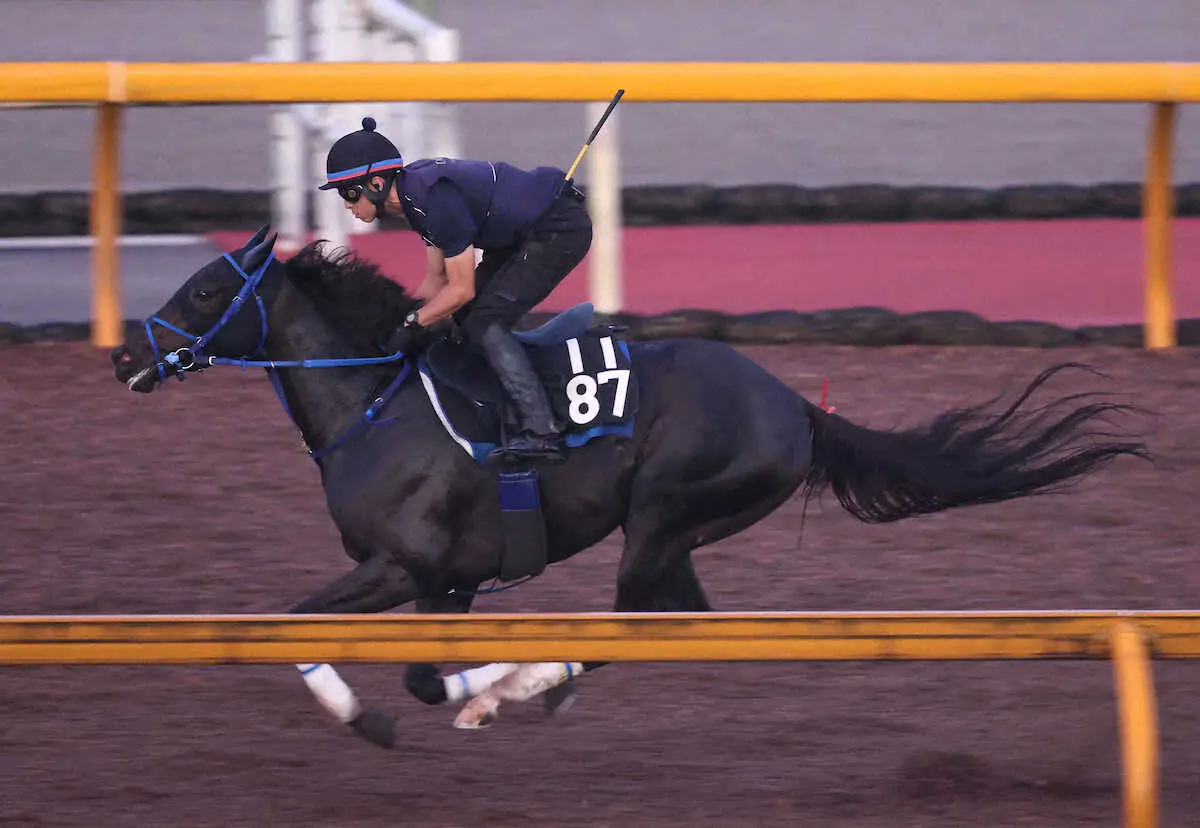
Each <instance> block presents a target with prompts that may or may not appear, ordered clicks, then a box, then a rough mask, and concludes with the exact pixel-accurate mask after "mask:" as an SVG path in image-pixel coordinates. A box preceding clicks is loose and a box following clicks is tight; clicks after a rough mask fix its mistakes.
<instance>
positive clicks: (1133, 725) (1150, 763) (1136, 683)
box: [1111, 619, 1158, 828]
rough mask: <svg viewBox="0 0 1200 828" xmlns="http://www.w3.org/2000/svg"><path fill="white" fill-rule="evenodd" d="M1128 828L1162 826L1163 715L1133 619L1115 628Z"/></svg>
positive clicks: (1143, 647)
mask: <svg viewBox="0 0 1200 828" xmlns="http://www.w3.org/2000/svg"><path fill="white" fill-rule="evenodd" d="M1111 636H1112V658H1113V670H1114V672H1115V674H1116V685H1117V707H1118V710H1119V715H1120V722H1121V757H1122V766H1123V773H1122V798H1123V800H1124V803H1125V825H1126V827H1127V828H1155V826H1157V825H1158V710H1157V705H1156V704H1155V699H1154V678H1153V676H1152V675H1151V671H1150V657H1149V654H1148V652H1147V647H1146V640H1145V638H1144V637H1143V635H1142V631H1141V629H1140V628H1139V627H1138V626H1137V624H1135V623H1133V622H1132V621H1130V620H1128V619H1121V620H1118V621H1116V622H1114V624H1113V627H1112V633H1111Z"/></svg>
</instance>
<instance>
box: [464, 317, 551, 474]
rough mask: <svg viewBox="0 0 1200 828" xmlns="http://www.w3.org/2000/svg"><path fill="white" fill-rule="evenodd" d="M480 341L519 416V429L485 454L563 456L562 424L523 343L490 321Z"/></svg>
mask: <svg viewBox="0 0 1200 828" xmlns="http://www.w3.org/2000/svg"><path fill="white" fill-rule="evenodd" d="M479 344H480V345H481V346H482V349H483V354H484V356H485V357H486V358H487V361H488V364H489V365H491V366H492V370H493V371H495V372H496V376H497V377H499V379H500V384H501V385H502V386H503V387H504V391H505V393H506V394H508V397H509V399H510V400H512V403H513V405H514V406H516V409H517V413H518V415H519V417H520V420H521V431H520V433H519V434H517V435H514V436H511V437H510V438H509V439H508V441H507V442H506V444H505V445H504V446H502V447H501V448H498V449H496V450H495V451H493V452H492V453H491V454H490V455H488V460H490V461H493V462H496V461H520V460H524V461H540V462H543V463H554V462H562V461H563V460H565V459H566V458H565V457H564V455H563V452H562V428H561V427H560V426H559V425H558V422H557V421H556V420H555V419H554V412H553V411H551V409H550V400H549V399H547V397H546V389H544V388H542V383H541V380H540V379H538V376H537V373H536V372H535V371H534V370H533V366H532V365H530V364H529V358H528V357H527V356H526V355H525V346H524V345H522V344H521V343H520V342H518V341H517V340H516V339H515V338H514V337H513V335H512V334H511V333H510V332H509V331H507V330H505V329H504V328H502V327H501V326H499V325H489V326H488V328H487V330H486V331H484V333H483V341H482V342H480V343H479Z"/></svg>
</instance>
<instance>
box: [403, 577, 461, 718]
mask: <svg viewBox="0 0 1200 828" xmlns="http://www.w3.org/2000/svg"><path fill="white" fill-rule="evenodd" d="M474 599H475V593H474V591H473V590H471V591H464V592H447V593H446V594H444V595H437V596H433V597H430V598H422V599H420V600H418V601H417V612H420V613H459V612H462V613H465V612H470V611H471V602H472V601H474ZM462 675H463V673H456V674H455V676H449V677H446V678H443V677H442V673H441V671H440V670H439V669H438V665H436V664H410V665H408V667H407V669H406V670H405V671H404V686H405V687H406V688H407V689H408V692H409V693H411V694H412V695H413V697H414V698H416V699H417V700H418V701H422V702H424V703H425V704H442V703H444V702H446V701H457V700H458V699H459V698H460V697H459V696H458V695H457V693H458V692H459V686H460V682H459V681H458V680H457V679H456V677H457V676H462ZM451 679H455V680H454V681H452V680H451Z"/></svg>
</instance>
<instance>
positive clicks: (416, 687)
mask: <svg viewBox="0 0 1200 828" xmlns="http://www.w3.org/2000/svg"><path fill="white" fill-rule="evenodd" d="M404 686H405V687H406V688H408V692H409V693H411V694H412V695H413V696H414V697H416V698H417V699H418V700H420V701H423V702H425V704H441V703H443V702H444V701H446V683H445V682H444V681H442V674H441V672H439V671H438V668H437V665H436V664H410V665H408V669H407V670H406V671H405V673H404Z"/></svg>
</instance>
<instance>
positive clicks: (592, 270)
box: [582, 101, 623, 313]
mask: <svg viewBox="0 0 1200 828" xmlns="http://www.w3.org/2000/svg"><path fill="white" fill-rule="evenodd" d="M607 107H608V102H607V101H597V102H594V103H589V104H588V105H587V107H586V111H587V126H586V129H587V130H588V131H589V132H590V131H591V129H592V127H594V126H595V125H596V122H597V121H598V120H600V116H601V115H603V114H604V110H605V109H606V108H607ZM618 120H619V116H618V114H617V112H616V110H614V111H613V113H612V115H610V116H609V117H608V121H607V122H606V123H605V124H604V129H603V130H601V131H600V135H598V136H597V137H596V141H595V143H593V144H592V146H591V149H590V150H589V151H588V155H586V156H584V159H583V162H582V163H583V164H584V165H587V178H586V180H587V182H588V188H587V189H588V200H587V203H588V211H589V212H590V213H591V217H592V250H591V253H590V254H589V259H588V293H589V295H590V298H591V301H592V304H594V305H595V306H596V310H597V311H599V312H600V313H616V312H617V311H619V310H621V305H622V302H623V296H622V290H621V172H620V165H619V159H618V157H617V121H618Z"/></svg>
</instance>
